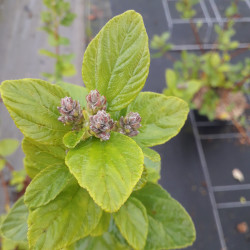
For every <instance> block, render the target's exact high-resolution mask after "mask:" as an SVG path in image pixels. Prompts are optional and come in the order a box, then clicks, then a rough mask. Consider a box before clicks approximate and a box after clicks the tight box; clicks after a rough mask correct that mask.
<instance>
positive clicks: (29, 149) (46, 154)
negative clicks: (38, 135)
mask: <svg viewBox="0 0 250 250" xmlns="http://www.w3.org/2000/svg"><path fill="white" fill-rule="evenodd" d="M22 147H23V151H24V153H25V159H24V166H25V169H26V171H27V173H28V175H29V176H30V177H31V178H34V177H35V176H36V175H37V174H38V173H39V172H40V171H41V170H43V169H45V168H46V167H48V166H52V165H57V164H59V165H60V164H64V158H65V155H66V154H65V148H64V147H63V146H62V145H44V144H41V143H37V142H35V141H33V140H30V139H28V138H24V139H23V142H22Z"/></svg>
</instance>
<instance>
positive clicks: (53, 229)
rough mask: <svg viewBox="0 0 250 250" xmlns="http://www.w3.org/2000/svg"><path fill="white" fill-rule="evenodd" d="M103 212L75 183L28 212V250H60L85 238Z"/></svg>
mask: <svg viewBox="0 0 250 250" xmlns="http://www.w3.org/2000/svg"><path fill="white" fill-rule="evenodd" d="M101 215H102V210H101V209H100V208H99V207H98V206H97V205H96V204H95V203H94V201H93V200H92V199H91V197H90V196H89V194H88V192H87V191H86V190H85V189H83V188H81V187H80V186H79V185H78V184H77V183H76V181H72V182H71V183H69V185H67V186H66V187H65V189H64V191H63V192H61V193H60V194H59V195H58V196H57V197H56V198H55V199H54V200H53V201H51V202H50V203H49V204H47V205H46V206H42V207H39V208H36V209H35V210H33V211H30V214H29V219H28V225H29V231H28V240H29V245H30V248H31V249H53V250H57V249H61V248H63V247H66V246H69V245H71V244H72V243H74V242H75V241H77V240H79V239H81V238H83V237H86V236H87V235H88V234H89V233H90V232H91V231H92V230H93V229H94V228H95V227H96V225H97V224H98V222H99V220H100V217H101Z"/></svg>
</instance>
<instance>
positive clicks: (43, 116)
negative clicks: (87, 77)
mask: <svg viewBox="0 0 250 250" xmlns="http://www.w3.org/2000/svg"><path fill="white" fill-rule="evenodd" d="M1 95H2V99H3V102H4V104H5V106H6V107H7V109H8V111H9V113H10V115H11V117H12V119H13V120H14V122H15V124H16V126H17V127H18V128H19V129H20V130H21V131H22V133H23V134H24V135H25V136H26V137H28V138H31V139H33V140H36V141H37V142H41V143H45V144H60V143H62V138H63V136H64V134H65V133H67V132H68V131H69V130H70V129H71V127H70V126H64V125H63V123H61V122H59V121H58V120H57V119H58V117H59V116H60V113H59V112H58V110H57V106H60V101H61V98H63V97H65V96H68V92H66V91H64V90H63V89H62V88H60V87H59V86H56V85H52V84H50V83H48V82H45V81H42V80H36V79H22V80H11V81H5V82H3V83H2V85H1Z"/></svg>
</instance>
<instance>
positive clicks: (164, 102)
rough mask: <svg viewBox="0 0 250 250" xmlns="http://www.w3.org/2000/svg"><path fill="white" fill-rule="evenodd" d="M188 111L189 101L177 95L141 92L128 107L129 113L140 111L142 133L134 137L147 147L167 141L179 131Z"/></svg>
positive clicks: (140, 130)
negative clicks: (169, 95) (167, 95)
mask: <svg viewBox="0 0 250 250" xmlns="http://www.w3.org/2000/svg"><path fill="white" fill-rule="evenodd" d="M188 111H189V109H188V105H187V103H186V102H184V101H182V100H181V99H179V98H177V97H166V96H164V95H162V94H157V93H152V92H143V93H140V94H139V96H138V97H137V98H136V99H135V100H134V101H133V102H132V103H131V104H130V105H129V106H128V109H127V113H129V112H138V113H139V114H140V116H141V118H142V121H141V125H142V126H141V128H140V129H139V132H140V133H139V134H138V135H137V136H135V137H133V139H134V140H135V141H136V142H138V144H139V145H142V146H146V147H152V146H155V145H158V144H163V143H165V142H167V141H168V140H170V139H171V138H172V137H174V136H175V135H177V134H178V133H179V131H180V129H181V128H182V126H183V125H184V123H185V121H186V119H187V115H188Z"/></svg>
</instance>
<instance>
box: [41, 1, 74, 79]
mask: <svg viewBox="0 0 250 250" xmlns="http://www.w3.org/2000/svg"><path fill="white" fill-rule="evenodd" d="M43 4H44V5H45V6H46V8H47V9H46V11H43V12H42V13H41V19H42V22H43V27H42V28H41V29H42V30H43V31H45V32H46V33H47V35H48V43H49V45H50V46H52V47H54V52H52V51H49V50H46V49H41V50H40V51H39V53H40V54H41V55H44V56H48V57H51V58H53V59H54V60H55V67H54V72H53V73H43V76H44V77H46V78H47V79H48V80H49V81H52V82H57V81H62V80H63V77H68V76H73V75H75V73H76V69H75V66H74V65H73V64H72V60H73V59H74V56H75V55H74V54H62V53H61V52H60V47H61V46H68V45H69V44H70V40H69V39H68V38H66V37H63V36H60V32H59V30H60V27H61V26H66V27H69V26H71V24H72V23H73V21H74V19H75V17H76V15H75V14H74V13H73V12H71V11H70V1H66V0H43Z"/></svg>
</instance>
